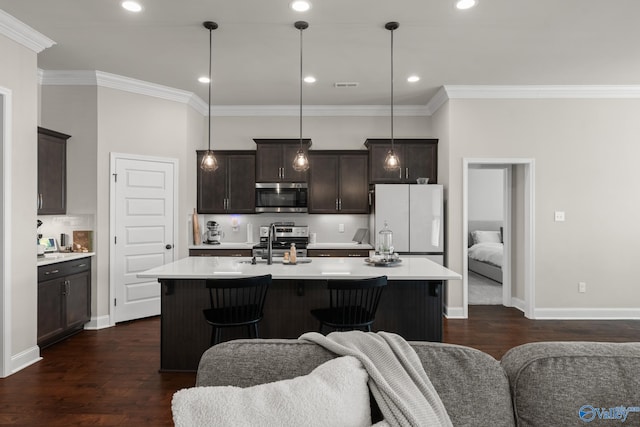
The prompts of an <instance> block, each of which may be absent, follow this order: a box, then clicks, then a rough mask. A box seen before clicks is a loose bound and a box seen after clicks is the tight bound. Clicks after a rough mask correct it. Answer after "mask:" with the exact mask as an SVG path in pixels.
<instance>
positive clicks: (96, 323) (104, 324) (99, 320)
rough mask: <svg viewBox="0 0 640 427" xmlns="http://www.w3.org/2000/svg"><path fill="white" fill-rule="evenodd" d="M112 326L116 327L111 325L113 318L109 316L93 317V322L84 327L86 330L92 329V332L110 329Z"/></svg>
mask: <svg viewBox="0 0 640 427" xmlns="http://www.w3.org/2000/svg"><path fill="white" fill-rule="evenodd" d="M112 326H114V325H112V324H111V317H110V316H109V315H106V316H99V317H92V318H91V320H89V323H87V324H86V325H84V328H85V329H91V330H98V329H105V328H110V327H112Z"/></svg>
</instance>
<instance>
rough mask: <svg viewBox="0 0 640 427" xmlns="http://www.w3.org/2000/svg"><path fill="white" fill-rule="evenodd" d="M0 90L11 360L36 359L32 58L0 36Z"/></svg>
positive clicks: (34, 75)
mask: <svg viewBox="0 0 640 427" xmlns="http://www.w3.org/2000/svg"><path fill="white" fill-rule="evenodd" d="M0 58H2V66H0V86H2V87H3V88H7V89H8V90H10V91H11V94H12V111H11V115H12V121H11V131H12V135H11V137H12V140H11V141H8V143H10V144H11V161H12V169H11V177H10V179H11V183H10V185H11V200H10V202H9V211H10V213H11V233H12V241H11V280H10V282H9V284H8V286H11V289H10V292H11V326H12V329H11V333H12V335H11V357H12V359H13V362H12V363H13V365H14V368H15V367H16V366H15V365H16V364H20V363H21V360H25V361H27V362H28V360H31V361H33V356H35V357H37V356H38V348H37V346H36V334H37V321H36V320H37V319H36V315H35V313H36V312H37V275H36V268H35V263H36V246H35V240H34V236H35V230H36V228H35V227H36V194H37V177H36V173H35V168H36V164H37V162H36V159H37V116H38V104H37V99H38V95H37V88H38V84H37V83H38V82H37V55H36V53H35V52H33V51H32V50H30V49H28V48H26V47H24V46H22V45H19V44H18V43H16V42H14V41H12V40H9V39H7V38H6V37H4V36H2V35H0Z"/></svg>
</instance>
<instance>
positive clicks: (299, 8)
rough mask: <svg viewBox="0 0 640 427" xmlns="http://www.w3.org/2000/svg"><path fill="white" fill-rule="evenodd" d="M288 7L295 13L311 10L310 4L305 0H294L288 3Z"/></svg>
mask: <svg viewBox="0 0 640 427" xmlns="http://www.w3.org/2000/svg"><path fill="white" fill-rule="evenodd" d="M289 7H291V9H293V10H295V11H296V12H306V11H307V10H309V9H311V3H309V2H308V1H305V0H294V1H292V2H291V3H289Z"/></svg>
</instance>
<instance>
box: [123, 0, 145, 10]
mask: <svg viewBox="0 0 640 427" xmlns="http://www.w3.org/2000/svg"><path fill="white" fill-rule="evenodd" d="M121 4H122V7H123V8H125V9H126V10H128V11H129V12H140V11H141V10H142V6H141V5H140V3H138V2H137V1H130V0H127V1H123V2H122V3H121Z"/></svg>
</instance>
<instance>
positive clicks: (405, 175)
mask: <svg viewBox="0 0 640 427" xmlns="http://www.w3.org/2000/svg"><path fill="white" fill-rule="evenodd" d="M404 177H405V179H409V168H404Z"/></svg>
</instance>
